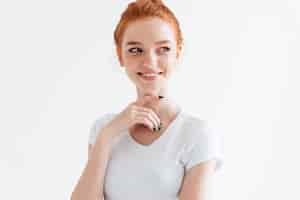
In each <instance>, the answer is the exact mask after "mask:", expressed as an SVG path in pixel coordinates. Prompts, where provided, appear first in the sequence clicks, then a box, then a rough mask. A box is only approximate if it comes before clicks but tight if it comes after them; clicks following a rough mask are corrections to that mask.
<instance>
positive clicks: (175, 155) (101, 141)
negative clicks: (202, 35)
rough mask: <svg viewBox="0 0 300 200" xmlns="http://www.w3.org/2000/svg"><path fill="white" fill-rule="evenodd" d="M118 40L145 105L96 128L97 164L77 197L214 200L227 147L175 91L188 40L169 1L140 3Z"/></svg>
mask: <svg viewBox="0 0 300 200" xmlns="http://www.w3.org/2000/svg"><path fill="white" fill-rule="evenodd" d="M114 39H115V45H116V52H117V56H118V59H119V62H120V64H121V67H123V68H124V69H125V70H126V74H127V76H128V78H129V79H130V80H131V81H132V82H133V84H134V85H135V87H136V93H137V100H136V101H135V102H133V103H130V104H129V105H128V106H127V107H126V108H125V109H124V110H123V111H122V112H120V113H106V114H103V115H102V116H100V117H99V118H98V119H97V120H96V121H95V122H94V124H93V125H92V128H91V131H90V138H89V161H88V163H87V166H86V169H85V171H84V173H83V175H82V177H81V179H80V181H79V183H78V185H77V187H76V189H75V190H74V193H73V196H72V197H73V198H72V199H73V200H74V199H76V200H77V199H98V198H99V196H100V197H104V199H105V200H126V199H128V200H140V199H143V200H147V199H149V200H150V199H151V200H154V199H155V200H156V199H164V200H176V199H178V198H179V199H180V200H200V199H201V200H206V199H204V196H206V193H207V188H208V187H207V186H208V183H210V181H209V180H211V179H212V176H213V172H214V171H216V170H217V169H219V168H220V167H221V166H222V163H223V162H222V161H223V159H222V154H221V148H220V147H221V143H220V137H219V135H218V134H215V133H213V132H211V131H210V129H208V127H207V123H206V122H205V120H202V119H198V118H197V117H194V116H193V115H191V114H189V113H186V112H185V111H184V110H183V108H182V107H181V106H179V105H178V104H177V103H176V101H175V100H174V99H172V98H171V96H170V94H169V93H168V91H169V88H168V81H169V79H170V77H171V75H172V73H173V71H174V69H175V68H176V66H177V64H178V62H179V60H180V58H181V50H182V43H183V39H182V35H181V31H180V27H179V23H178V21H177V19H176V17H175V16H174V14H173V12H172V11H171V10H170V9H169V8H168V7H167V6H166V5H165V4H163V2H162V1H159V0H156V1H154V0H152V1H151V0H139V1H135V2H132V3H130V4H129V5H128V7H127V9H126V10H125V11H124V13H123V14H122V16H121V19H120V22H119V23H118V25H117V27H116V29H115V32H114ZM158 97H163V98H158ZM88 197H89V198H88Z"/></svg>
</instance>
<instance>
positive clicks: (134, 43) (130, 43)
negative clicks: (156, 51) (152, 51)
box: [126, 40, 171, 46]
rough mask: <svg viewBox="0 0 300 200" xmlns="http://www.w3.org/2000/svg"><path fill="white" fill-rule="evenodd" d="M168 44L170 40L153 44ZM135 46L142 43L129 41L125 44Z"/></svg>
mask: <svg viewBox="0 0 300 200" xmlns="http://www.w3.org/2000/svg"><path fill="white" fill-rule="evenodd" d="M170 42H171V41H170V40H161V41H158V42H155V44H165V43H170ZM137 44H142V43H141V42H138V41H129V42H127V43H126V46H128V45H137Z"/></svg>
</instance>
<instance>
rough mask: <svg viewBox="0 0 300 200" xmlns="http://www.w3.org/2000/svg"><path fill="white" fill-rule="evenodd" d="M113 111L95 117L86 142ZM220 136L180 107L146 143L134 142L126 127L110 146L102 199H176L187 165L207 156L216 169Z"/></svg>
mask: <svg viewBox="0 0 300 200" xmlns="http://www.w3.org/2000/svg"><path fill="white" fill-rule="evenodd" d="M115 115H116V113H106V114H104V115H102V116H100V117H99V118H98V119H96V120H95V122H94V123H93V125H92V127H91V129H90V136H89V144H94V143H95V141H96V137H97V135H98V134H99V133H100V131H99V130H100V129H101V127H103V126H104V125H105V124H106V123H108V122H109V121H110V120H111V119H112V118H113V117H114V116H115ZM154 134H155V133H154ZM220 136H221V135H220V134H217V133H216V132H212V131H210V129H209V128H208V127H207V124H206V123H205V121H203V120H200V119H199V118H197V117H194V116H192V115H189V114H187V113H186V112H184V111H183V110H182V108H181V109H180V112H179V113H178V114H177V116H176V118H175V119H174V120H173V121H172V122H171V123H170V124H169V126H168V127H167V129H166V130H165V131H164V133H163V134H162V135H161V136H160V137H159V138H158V139H157V140H155V141H154V142H153V143H152V144H150V145H143V144H140V143H138V142H137V141H136V140H135V139H134V138H133V137H132V136H131V135H130V134H129V132H128V130H127V131H126V133H124V134H122V136H121V138H120V140H118V142H116V143H115V144H114V145H113V147H112V154H111V158H110V160H109V161H108V165H107V169H106V174H105V178H104V179H105V181H104V198H105V200H141V199H143V200H148V199H149V200H154V199H155V200H177V199H178V195H179V192H180V189H181V186H182V183H183V176H184V174H185V173H186V172H187V171H188V170H189V169H190V168H192V167H193V166H195V165H197V164H199V163H201V162H204V161H207V160H210V159H216V160H217V167H216V170H218V169H220V168H221V166H222V165H223V155H224V154H223V142H222V141H223V140H222V138H221V137H220Z"/></svg>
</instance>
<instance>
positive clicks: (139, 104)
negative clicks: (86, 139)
mask: <svg viewBox="0 0 300 200" xmlns="http://www.w3.org/2000/svg"><path fill="white" fill-rule="evenodd" d="M158 104H159V98H158V97H156V96H150V95H147V96H143V97H142V98H141V99H138V100H137V101H135V102H133V103H130V104H129V105H128V106H127V107H126V108H125V109H124V110H123V111H122V112H120V113H119V114H118V115H117V116H116V117H115V118H114V119H113V120H112V121H111V122H110V123H109V124H108V126H110V127H113V130H115V131H114V132H115V133H116V134H117V135H118V136H119V134H120V133H123V132H125V130H127V129H129V128H133V129H137V128H148V129H150V130H151V131H155V130H158V128H159V127H160V123H161V122H160V118H159V116H158V115H157V113H158Z"/></svg>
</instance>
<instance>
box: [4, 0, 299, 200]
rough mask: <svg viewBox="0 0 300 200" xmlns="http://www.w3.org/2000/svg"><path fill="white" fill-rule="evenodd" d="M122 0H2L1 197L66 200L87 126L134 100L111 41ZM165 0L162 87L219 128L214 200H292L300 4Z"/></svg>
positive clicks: (290, 0) (292, 0)
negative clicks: (173, 21)
mask: <svg viewBox="0 0 300 200" xmlns="http://www.w3.org/2000/svg"><path fill="white" fill-rule="evenodd" d="M127 3H128V1H125V0H113V1H108V0H107V1H99V0H98V1H91V0H90V1H88V0H85V1H83V0H82V1H79V0H72V1H70V0H69V1H68V0H59V1H58V0H52V1H40V0H35V1H34V0H28V1H14V0H11V1H1V2H0V91H1V94H0V95H1V98H0V119H1V125H0V136H1V137H0V148H1V149H0V188H1V189H0V199H13V200H14V199H16V200H17V199H31V200H40V199H43V200H46V199H47V200H48V199H49V200H53V199H56V200H65V199H69V198H70V194H71V192H72V190H73V189H74V186H75V184H76V182H77V181H78V178H79V176H80V174H81V172H82V170H83V168H84V166H85V164H86V161H87V144H88V143H87V142H88V134H89V128H90V126H91V124H92V122H93V121H94V120H95V119H96V118H97V117H99V116H100V115H101V114H103V113H105V112H111V111H119V110H120V109H122V108H123V107H124V106H126V105H127V104H128V103H129V102H130V101H132V100H133V99H134V98H135V95H136V94H135V88H134V85H133V84H132V83H131V82H130V81H129V79H128V78H127V76H126V74H125V73H124V71H123V70H122V69H121V68H120V67H119V65H118V62H117V59H116V56H115V52H114V46H113V37H112V36H113V30H114V28H115V26H116V24H117V21H118V19H119V16H120V13H121V11H123V9H125V6H126V4H127ZM166 3H167V5H169V6H170V8H171V9H172V10H173V11H174V12H175V14H176V16H177V17H178V19H179V21H180V23H181V27H182V31H183V35H184V39H185V47H184V57H183V60H182V62H181V64H180V66H179V68H178V70H177V71H176V73H175V74H174V75H173V78H172V80H171V82H172V84H170V91H171V92H172V94H173V96H176V98H177V99H178V103H180V104H181V105H182V107H183V108H184V109H185V111H187V112H190V113H192V114H194V115H197V116H199V117H200V118H202V119H207V120H208V121H209V122H210V123H211V124H212V126H213V127H214V128H216V130H218V131H220V133H222V134H224V141H225V162H224V166H223V168H222V170H220V171H219V172H218V173H217V174H216V179H215V189H214V190H215V194H214V195H213V196H214V199H218V200H224V199H228V200H256V199H257V200H260V199H261V200H263V199H264V200H265V199H272V200H282V199H288V200H294V199H295V200H296V199H300V194H299V191H297V189H299V179H300V173H299V171H298V170H299V167H300V159H299V155H298V152H299V151H300V147H299V134H300V128H299V126H298V125H297V122H299V119H300V115H299V113H300V107H299V102H300V95H299V90H300V87H299V86H300V81H299V79H298V78H299V75H300V74H299V67H300V56H299V55H300V2H299V1H298V0H251V1H249V0H227V1H223V0H210V1H196V0H194V1H191V0H185V1H171V0H169V1H166ZM195 84H196V85H197V87H196V86H194V85H195Z"/></svg>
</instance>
